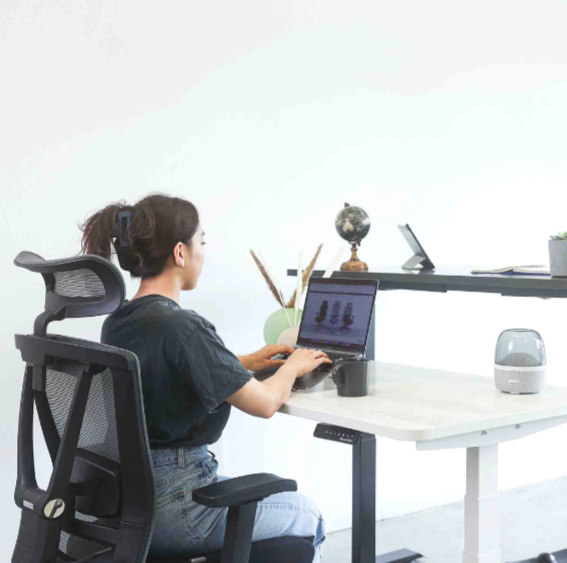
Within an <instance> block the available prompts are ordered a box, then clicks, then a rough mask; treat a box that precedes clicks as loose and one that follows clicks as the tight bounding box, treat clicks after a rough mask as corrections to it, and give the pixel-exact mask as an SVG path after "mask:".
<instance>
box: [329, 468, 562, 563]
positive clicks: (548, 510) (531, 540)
mask: <svg viewBox="0 0 567 563" xmlns="http://www.w3.org/2000/svg"><path fill="white" fill-rule="evenodd" d="M350 533H351V532H350V530H343V531H340V532H335V533H333V534H329V536H328V537H327V540H326V541H325V547H324V552H323V563H350V561H351V556H350V553H351V537H350ZM500 545H501V551H502V561H503V562H509V561H518V560H521V559H528V558H529V557H535V556H537V555H538V554H539V553H541V552H542V551H557V550H560V549H566V548H567V477H561V478H559V479H553V480H549V481H544V482H543V483H538V484H535V485H529V486H526V487H521V488H517V489H511V490H509V491H505V492H502V493H500ZM401 548H407V549H411V550H413V551H417V552H419V553H422V554H423V555H424V556H425V559H422V560H420V561H423V562H424V563H426V562H427V563H460V562H461V561H462V552H463V503H462V502H457V503H454V504H449V505H445V506H443V507H441V508H437V509H434V510H429V511H424V512H419V513H415V514H411V515H409V516H403V517H400V518H392V519H391V520H386V521H382V522H377V523H376V552H377V554H378V555H380V554H382V553H388V552H390V551H395V550H398V549H401Z"/></svg>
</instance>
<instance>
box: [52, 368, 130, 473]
mask: <svg viewBox="0 0 567 563" xmlns="http://www.w3.org/2000/svg"><path fill="white" fill-rule="evenodd" d="M45 392H46V394H47V401H48V403H49V407H50V409H51V414H52V415H53V419H54V421H55V425H56V426H57V431H58V432H59V436H60V437H61V436H62V435H63V431H64V430H65V423H66V421H67V417H68V415H69V408H70V406H71V402H72V399H73V393H74V392H75V377H74V376H72V375H69V374H67V373H62V372H59V371H55V370H52V369H48V370H47V377H46V387H45ZM78 447H79V448H82V449H85V450H88V451H90V452H92V453H95V454H99V455H102V456H104V457H106V458H108V459H110V460H112V461H115V462H117V463H120V455H119V452H118V436H117V434H116V416H115V411H114V389H113V384H112V373H111V371H110V369H108V368H107V369H105V370H104V371H103V372H101V373H99V374H97V375H94V376H93V378H92V383H91V388H90V391H89V398H88V401H87V408H86V410H85V417H84V419H83V424H82V426H81V434H80V437H79V444H78Z"/></svg>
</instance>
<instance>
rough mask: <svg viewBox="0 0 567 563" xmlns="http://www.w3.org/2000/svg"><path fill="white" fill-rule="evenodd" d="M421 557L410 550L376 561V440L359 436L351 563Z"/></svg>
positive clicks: (398, 561) (355, 457)
mask: <svg viewBox="0 0 567 563" xmlns="http://www.w3.org/2000/svg"><path fill="white" fill-rule="evenodd" d="M421 557H422V555H421V553H417V552H416V551H410V550H409V549H399V550H397V551H392V552H391V553H386V554H384V555H379V556H378V557H376V436H374V435H373V434H366V433H365V432H360V438H359V440H358V442H356V443H355V444H354V446H353V449H352V561H353V563H411V562H412V561H415V560H416V559H420V558H421Z"/></svg>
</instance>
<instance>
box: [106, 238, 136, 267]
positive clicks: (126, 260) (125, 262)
mask: <svg viewBox="0 0 567 563" xmlns="http://www.w3.org/2000/svg"><path fill="white" fill-rule="evenodd" d="M112 244H113V246H114V249H115V251H116V256H117V257H118V263H119V264H120V267H121V268H122V269H123V270H125V271H127V272H130V273H132V272H133V270H134V268H135V267H136V266H139V265H140V258H139V256H138V255H137V254H132V253H131V252H130V248H129V247H122V246H120V244H118V242H117V241H116V242H113V243H112Z"/></svg>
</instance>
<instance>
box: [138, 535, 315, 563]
mask: <svg viewBox="0 0 567 563" xmlns="http://www.w3.org/2000/svg"><path fill="white" fill-rule="evenodd" d="M314 556H315V549H314V548H313V539H312V538H297V537H292V536H285V537H283V538H271V539H268V540H261V541H257V542H254V543H253V544H252V549H251V550H250V563H312V561H313V557H314ZM220 560H221V552H220V551H215V552H211V553H205V554H203V555H191V556H186V557H169V558H156V557H148V558H147V560H146V563H219V562H220Z"/></svg>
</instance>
